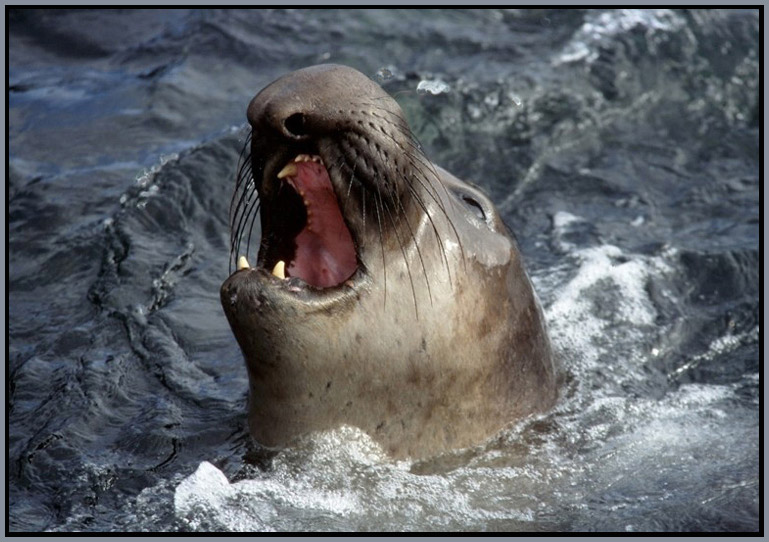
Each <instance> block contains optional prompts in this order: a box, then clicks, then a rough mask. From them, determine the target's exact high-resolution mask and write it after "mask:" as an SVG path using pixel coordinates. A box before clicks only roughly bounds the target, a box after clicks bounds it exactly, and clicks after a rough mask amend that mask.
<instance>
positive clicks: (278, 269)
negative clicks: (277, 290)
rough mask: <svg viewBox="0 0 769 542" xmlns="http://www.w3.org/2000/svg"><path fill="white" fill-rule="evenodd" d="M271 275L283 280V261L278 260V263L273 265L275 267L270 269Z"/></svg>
mask: <svg viewBox="0 0 769 542" xmlns="http://www.w3.org/2000/svg"><path fill="white" fill-rule="evenodd" d="M272 274H273V275H275V276H276V277H278V278H279V279H285V278H286V262H284V261H283V260H279V261H278V263H276V264H275V267H273V268H272Z"/></svg>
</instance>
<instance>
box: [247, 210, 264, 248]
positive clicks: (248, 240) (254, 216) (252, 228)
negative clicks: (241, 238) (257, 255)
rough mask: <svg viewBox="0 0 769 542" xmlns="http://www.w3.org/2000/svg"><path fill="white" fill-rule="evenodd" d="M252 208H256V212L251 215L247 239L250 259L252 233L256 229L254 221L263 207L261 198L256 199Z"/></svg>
mask: <svg viewBox="0 0 769 542" xmlns="http://www.w3.org/2000/svg"><path fill="white" fill-rule="evenodd" d="M251 208H252V209H255V212H254V214H253V215H252V216H251V225H250V226H249V227H248V239H246V260H248V251H249V249H250V248H251V234H252V233H253V231H254V221H255V220H256V217H257V215H258V214H259V209H260V208H261V202H260V201H259V200H256V202H255V203H254V205H252V206H251Z"/></svg>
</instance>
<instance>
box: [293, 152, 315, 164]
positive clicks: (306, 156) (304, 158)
mask: <svg viewBox="0 0 769 542" xmlns="http://www.w3.org/2000/svg"><path fill="white" fill-rule="evenodd" d="M311 160H312V156H310V155H309V154H297V155H296V158H294V162H309V161H311Z"/></svg>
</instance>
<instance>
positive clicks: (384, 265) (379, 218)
mask: <svg viewBox="0 0 769 542" xmlns="http://www.w3.org/2000/svg"><path fill="white" fill-rule="evenodd" d="M377 199H378V200H379V201H378V202H377ZM377 199H374V204H375V207H376V218H377V222H378V223H379V245H380V246H381V247H382V275H383V280H382V283H383V287H384V303H383V304H382V309H383V310H385V309H387V261H386V260H385V247H384V237H383V235H382V216H381V214H380V212H379V207H380V205H381V203H382V195H381V194H379V191H378V190H377Z"/></svg>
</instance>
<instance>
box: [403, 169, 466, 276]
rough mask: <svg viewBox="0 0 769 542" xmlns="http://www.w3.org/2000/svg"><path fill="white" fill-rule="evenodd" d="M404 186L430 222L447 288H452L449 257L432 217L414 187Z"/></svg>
mask: <svg viewBox="0 0 769 542" xmlns="http://www.w3.org/2000/svg"><path fill="white" fill-rule="evenodd" d="M405 184H406V185H407V186H408V190H409V193H410V194H411V195H412V197H413V198H414V199H415V200H416V201H417V203H418V204H419V206H420V207H421V208H422V210H423V211H424V213H425V215H426V216H427V220H429V221H430V225H431V226H432V228H433V233H434V234H435V240H436V241H437V243H438V249H439V250H440V252H441V255H442V256H443V261H444V265H445V267H446V275H447V276H448V279H449V286H450V287H451V288H453V287H454V285H453V282H452V280H451V268H450V267H449V257H448V255H447V254H446V248H445V247H444V246H443V240H442V239H441V236H440V234H439V233H438V228H437V227H436V226H435V222H433V217H432V215H431V214H430V212H429V211H428V209H427V206H426V205H425V203H424V201H422V196H421V195H420V194H419V192H417V191H416V190H415V189H414V187H413V186H411V185H410V184H408V183H405Z"/></svg>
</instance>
